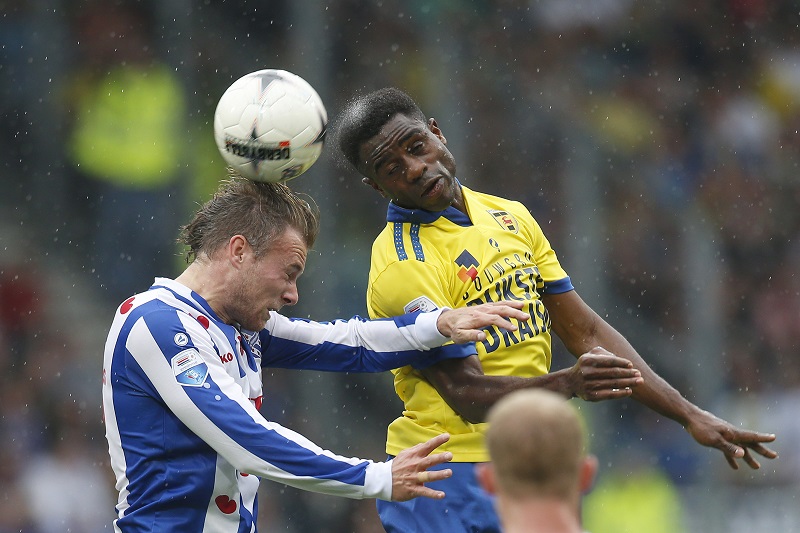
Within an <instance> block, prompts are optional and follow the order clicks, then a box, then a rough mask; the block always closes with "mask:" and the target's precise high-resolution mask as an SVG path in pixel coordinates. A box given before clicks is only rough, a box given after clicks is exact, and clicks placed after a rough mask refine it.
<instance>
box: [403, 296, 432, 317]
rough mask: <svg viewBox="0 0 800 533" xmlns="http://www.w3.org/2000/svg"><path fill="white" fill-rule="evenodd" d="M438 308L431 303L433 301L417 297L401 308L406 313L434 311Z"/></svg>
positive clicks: (425, 297)
mask: <svg viewBox="0 0 800 533" xmlns="http://www.w3.org/2000/svg"><path fill="white" fill-rule="evenodd" d="M437 309H439V307H438V306H437V305H436V304H435V303H433V300H431V299H430V298H428V297H427V296H419V297H417V298H414V299H413V300H411V301H410V302H408V303H407V304H406V306H405V307H403V311H405V312H406V313H416V312H417V311H422V312H425V311H436V310H437Z"/></svg>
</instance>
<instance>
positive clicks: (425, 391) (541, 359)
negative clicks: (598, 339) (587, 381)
mask: <svg viewBox="0 0 800 533" xmlns="http://www.w3.org/2000/svg"><path fill="white" fill-rule="evenodd" d="M462 192H463V195H464V201H465V205H466V207H467V212H468V214H466V215H465V214H464V213H462V212H460V211H458V210H457V209H455V208H453V207H450V208H448V209H446V210H445V211H441V212H430V211H424V210H410V209H404V208H402V207H399V206H397V205H395V204H390V205H389V210H388V214H387V225H386V227H385V228H384V230H383V231H382V232H381V234H380V235H379V236H378V237H377V238H376V239H375V242H374V243H373V246H372V261H371V267H370V275H369V286H368V289H367V307H368V310H369V314H370V316H371V317H372V318H385V317H390V316H395V315H398V314H403V313H406V312H413V311H416V310H422V311H426V310H431V309H435V308H441V307H451V308H457V307H464V306H469V305H477V304H481V303H486V302H496V301H499V300H524V301H526V302H527V305H526V306H525V307H524V308H523V310H525V311H526V312H528V313H529V314H530V316H531V319H530V321H528V322H527V323H524V322H523V323H517V324H518V326H519V330H517V331H513V332H511V331H506V330H501V329H498V328H495V327H493V326H492V327H489V328H487V329H486V330H485V331H486V334H487V339H486V340H485V341H483V342H479V343H476V344H475V345H474V347H473V348H474V349H473V350H471V353H477V355H478V357H479V358H480V361H481V364H482V365H483V370H484V372H485V373H486V374H490V375H514V376H521V377H534V376H541V375H543V374H546V373H547V372H548V371H549V370H550V360H551V337H550V327H551V324H550V317H549V315H548V313H547V310H546V309H545V307H544V305H543V304H542V301H541V295H542V294H543V293H545V292H549V293H560V292H567V291H569V290H572V289H573V287H572V283H571V282H570V279H569V277H568V276H567V274H566V272H565V271H564V270H563V269H562V268H561V265H560V264H559V262H558V259H557V258H556V254H555V252H554V251H553V249H552V248H551V247H550V243H549V242H548V241H547V238H546V237H545V236H544V234H543V233H542V230H541V228H540V227H539V225H538V224H537V223H536V221H535V220H534V218H533V217H532V216H531V214H530V213H529V212H528V210H527V208H525V206H524V205H522V204H521V203H519V202H514V201H510V200H506V199H503V198H499V197H496V196H491V195H488V194H483V193H479V192H476V191H472V190H470V189H468V188H467V187H463V186H462ZM462 348H463V347H462ZM459 349H460V348H459V347H457V346H456V345H452V344H451V345H446V346H443V347H441V348H439V350H451V351H453V352H454V356H455V352H456V351H458V350H459ZM462 353H463V352H462ZM392 372H393V374H394V386H395V390H396V392H397V395H398V396H399V397H400V399H401V400H402V401H403V404H404V410H403V414H402V416H400V417H398V418H397V419H396V420H394V421H393V422H392V423H391V424H390V425H389V429H388V435H387V442H386V451H387V453H389V454H391V455H397V454H398V453H399V452H400V451H402V450H403V449H405V448H408V447H410V446H413V445H415V444H419V443H420V442H424V441H426V440H428V439H430V438H432V437H434V436H436V435H438V434H441V433H445V432H447V433H450V435H451V437H450V441H449V442H447V443H446V444H445V445H444V446H442V447H441V448H440V449H439V451H450V452H452V453H453V460H454V461H457V462H482V461H487V460H488V458H489V457H488V453H487V452H486V449H485V447H484V437H483V434H484V432H485V430H486V424H483V423H481V424H472V423H470V422H467V421H466V420H464V419H463V418H462V417H461V416H459V415H458V414H457V413H456V412H455V411H454V410H453V409H451V408H450V406H449V405H447V403H446V402H445V401H444V400H443V399H442V397H441V396H440V395H439V394H438V393H437V392H436V389H435V388H434V387H433V386H432V385H431V384H430V383H428V382H427V381H426V380H425V379H424V378H423V377H422V375H421V374H420V373H419V371H417V370H415V369H414V368H412V367H410V366H406V367H403V368H399V369H395V370H393V371H392Z"/></svg>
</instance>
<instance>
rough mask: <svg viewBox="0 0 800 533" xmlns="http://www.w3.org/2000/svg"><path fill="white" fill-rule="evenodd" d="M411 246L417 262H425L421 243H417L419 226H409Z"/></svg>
mask: <svg viewBox="0 0 800 533" xmlns="http://www.w3.org/2000/svg"><path fill="white" fill-rule="evenodd" d="M410 233H411V246H412V248H414V257H415V258H416V259H417V261H425V254H424V253H422V243H421V242H419V224H411V231H410Z"/></svg>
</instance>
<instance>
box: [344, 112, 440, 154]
mask: <svg viewBox="0 0 800 533" xmlns="http://www.w3.org/2000/svg"><path fill="white" fill-rule="evenodd" d="M428 131H429V130H428V127H427V125H426V124H425V122H423V121H421V120H420V119H418V118H413V117H409V116H406V115H403V114H400V113H398V114H396V115H395V116H393V117H392V118H390V119H389V120H388V121H387V122H386V124H384V125H383V127H381V129H380V131H378V133H376V134H375V135H374V136H372V137H370V138H369V139H367V140H366V141H365V142H364V143H362V145H361V147H360V148H361V149H360V151H359V152H360V153H359V155H360V160H361V161H362V164H364V165H366V166H367V167H369V168H372V167H373V166H374V163H375V162H376V161H378V160H380V159H381V158H382V157H385V156H386V154H387V153H388V152H391V151H392V150H395V149H402V148H403V145H404V144H405V143H406V142H408V140H410V139H412V138H413V137H414V136H416V135H421V134H425V133H426V132H428Z"/></svg>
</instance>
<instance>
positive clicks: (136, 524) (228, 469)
mask: <svg viewBox="0 0 800 533" xmlns="http://www.w3.org/2000/svg"><path fill="white" fill-rule="evenodd" d="M438 314H439V313H438V312H435V313H421V314H416V315H404V316H401V317H397V318H395V319H387V320H378V321H367V320H365V319H362V318H360V317H353V318H352V319H350V320H337V321H334V322H330V323H320V322H311V321H307V320H292V319H289V318H286V317H283V316H281V315H279V314H277V313H274V312H273V313H271V317H270V319H269V321H268V322H267V324H266V327H265V329H264V330H262V331H260V332H243V331H240V330H238V329H237V328H236V327H234V326H231V325H228V324H225V323H223V322H221V321H220V320H219V318H218V317H217V315H216V314H215V313H214V311H212V310H211V308H210V307H209V306H208V304H207V303H206V301H205V300H203V298H201V297H200V296H199V295H198V294H196V293H194V292H192V291H190V290H189V289H188V288H186V287H184V286H183V285H181V284H179V283H177V282H175V281H173V280H169V279H164V278H157V279H156V282H155V284H154V285H153V286H152V287H151V288H150V290H148V291H147V292H144V293H141V294H138V295H136V296H134V297H131V298H129V299H128V300H126V301H125V302H123V303H122V305H121V306H120V307H119V308H118V309H117V312H116V315H115V316H114V321H113V324H112V326H111V330H110V332H109V335H108V340H107V341H106V346H105V356H104V362H103V410H104V417H105V424H106V438H107V439H108V443H109V453H110V456H111V466H112V468H113V470H114V474H115V475H116V488H117V490H119V501H118V504H117V511H118V519H117V520H115V530H116V531H125V532H135V531H148V532H155V531H164V532H166V531H181V532H189V531H198V532H199V531H203V532H206V531H214V532H226V531H236V532H242V531H255V523H256V513H257V503H256V492H257V490H258V484H259V478H267V479H270V480H274V481H278V482H280V483H285V484H287V485H292V486H295V487H298V488H302V489H305V490H311V491H315V492H322V493H326V494H333V495H338V496H346V497H349V498H380V499H387V500H388V499H390V498H391V491H392V484H391V463H379V462H372V461H368V460H363V459H357V458H347V457H342V456H339V455H336V454H334V453H332V452H330V451H327V450H324V449H322V448H320V447H319V446H317V445H315V444H314V443H312V442H310V441H309V440H308V439H306V438H305V437H303V436H302V435H299V434H298V433H295V432H293V431H291V430H289V429H287V428H285V427H282V426H281V425H279V424H276V423H274V422H270V421H268V420H266V419H265V418H264V417H262V416H261V414H260V413H259V412H258V408H259V407H260V405H261V398H262V382H261V367H262V366H278V367H282V368H304V369H316V370H331V371H347V372H375V371H383V370H388V369H391V368H397V367H400V366H404V365H408V364H414V365H418V366H424V365H428V364H432V363H434V362H436V361H435V360H433V359H431V360H427V359H429V358H430V354H432V353H435V352H437V351H434V352H425V351H420V350H427V349H429V348H433V347H436V346H439V345H441V344H443V343H444V342H446V341H447V339H446V338H445V337H443V336H442V335H440V334H439V332H438V330H437V329H436V319H437V318H438ZM438 351H441V350H438ZM472 351H474V348H471V347H470V346H469V345H465V346H464V355H467V354H469V353H472ZM450 356H451V357H452V356H453V355H452V354H450Z"/></svg>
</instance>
